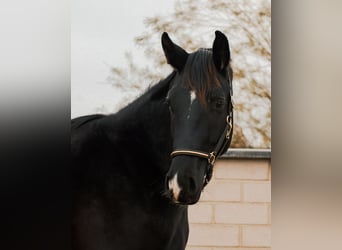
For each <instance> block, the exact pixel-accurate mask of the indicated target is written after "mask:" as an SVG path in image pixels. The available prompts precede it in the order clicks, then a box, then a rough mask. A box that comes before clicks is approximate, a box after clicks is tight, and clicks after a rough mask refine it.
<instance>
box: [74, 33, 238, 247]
mask: <svg viewBox="0 0 342 250" xmlns="http://www.w3.org/2000/svg"><path fill="white" fill-rule="evenodd" d="M161 42H162V47H163V50H164V53H165V56H166V58H167V61H168V63H169V64H170V65H171V66H172V67H173V68H174V71H173V72H172V73H171V74H170V75H169V76H168V77H166V78H165V79H164V80H162V81H160V82H159V83H158V84H156V85H155V86H153V87H151V88H150V89H149V90H147V92H146V93H145V94H143V95H142V96H141V97H139V98H138V99H136V100H135V101H134V102H132V103H131V104H130V105H128V106H127V107H125V108H124V109H122V110H120V111H119V112H118V113H116V114H112V115H89V116H83V117H79V118H75V119H73V120H72V121H71V162H72V176H73V183H74V188H73V198H74V206H73V214H72V216H73V223H72V239H73V248H74V249H82V250H84V249H89V250H90V249H94V250H102V249H117V250H131V249H132V250H133V249H134V250H135V249H152V250H154V249H156V250H162V249H170V250H171V249H172V250H178V249H185V246H186V242H187V239H188V234H189V225H188V205H190V204H194V203H196V202H197V201H198V200H199V198H200V195H201V191H202V190H203V188H204V187H205V185H206V184H207V183H208V182H209V181H210V178H211V175H212V168H213V165H214V162H215V159H216V157H218V156H220V155H221V154H222V153H223V152H225V151H226V150H227V149H228V147H229V145H230V142H231V138H232V128H233V120H232V119H233V113H232V112H233V106H232V100H231V93H232V85H231V83H232V69H231V67H230V50H229V44H228V40H227V38H226V36H225V35H224V34H223V33H221V32H219V31H216V32H215V40H214V43H213V47H212V49H199V50H198V51H196V52H194V53H191V54H188V53H187V52H186V51H185V50H183V49H182V48H181V47H179V46H178V45H176V44H174V43H173V42H172V41H171V40H170V38H169V36H168V34H167V33H163V35H162V39H161Z"/></svg>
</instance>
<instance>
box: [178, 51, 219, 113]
mask: <svg viewBox="0 0 342 250" xmlns="http://www.w3.org/2000/svg"><path fill="white" fill-rule="evenodd" d="M183 70H184V76H185V77H184V83H185V85H186V86H188V87H189V88H190V89H191V90H193V91H195V93H196V95H197V97H198V99H199V100H200V103H201V104H202V105H203V106H204V107H206V100H207V94H208V90H209V89H210V88H211V87H212V86H214V87H217V88H218V87H220V86H221V84H220V81H219V78H218V73H217V70H216V67H215V64H214V61H213V53H212V49H204V48H202V49H199V50H198V51H196V52H195V53H192V54H190V55H189V57H188V59H187V61H186V64H185V66H184V69H183Z"/></svg>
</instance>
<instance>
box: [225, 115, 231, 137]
mask: <svg viewBox="0 0 342 250" xmlns="http://www.w3.org/2000/svg"><path fill="white" fill-rule="evenodd" d="M227 124H228V125H229V129H228V131H227V134H226V138H227V139H229V137H230V133H231V132H232V129H233V123H232V117H231V115H228V116H227Z"/></svg>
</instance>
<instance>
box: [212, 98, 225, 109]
mask: <svg viewBox="0 0 342 250" xmlns="http://www.w3.org/2000/svg"><path fill="white" fill-rule="evenodd" d="M225 104H226V102H225V100H224V99H219V100H216V101H215V102H214V105H215V106H214V108H215V109H223V108H224V106H225Z"/></svg>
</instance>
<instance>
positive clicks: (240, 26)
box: [108, 0, 271, 148]
mask: <svg viewBox="0 0 342 250" xmlns="http://www.w3.org/2000/svg"><path fill="white" fill-rule="evenodd" d="M145 26H146V30H145V31H144V32H143V33H142V34H140V35H139V36H137V37H136V38H135V42H136V44H137V45H139V46H140V47H141V48H142V49H143V51H144V53H145V57H146V65H144V66H143V67H141V66H138V65H136V64H135V63H134V59H133V56H132V55H131V54H129V53H127V54H126V58H127V67H124V68H120V67H113V68H112V72H111V75H110V76H109V77H108V82H109V83H111V84H112V85H113V86H115V87H118V88H120V89H122V90H128V89H132V88H133V89H142V88H146V87H147V86H148V84H150V83H152V82H157V81H158V80H160V79H161V78H163V77H165V75H166V74H167V73H168V72H170V71H171V68H170V67H169V66H168V65H167V64H166V61H165V58H164V55H163V53H162V49H161V47H160V35H161V33H162V32H164V31H167V32H168V33H170V35H171V36H172V38H173V39H174V40H175V41H176V42H177V43H178V44H180V45H181V46H182V47H183V48H185V49H186V50H187V51H188V52H192V51H194V50H196V49H197V48H200V47H208V44H210V42H212V40H213V37H214V31H215V30H217V29H218V30H221V31H222V32H224V33H225V34H227V36H228V39H229V42H230V47H231V55H232V67H233V70H234V81H233V86H234V103H235V116H234V117H235V131H234V138H233V142H232V147H259V148H270V147H271V67H270V65H271V1H270V0H259V1H242V0H232V1H227V0H212V1H206V0H185V1H178V2H177V3H176V4H175V7H174V11H173V12H172V14H170V15H167V16H153V17H150V18H147V19H145ZM143 79H144V80H145V82H144V84H142V80H143Z"/></svg>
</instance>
